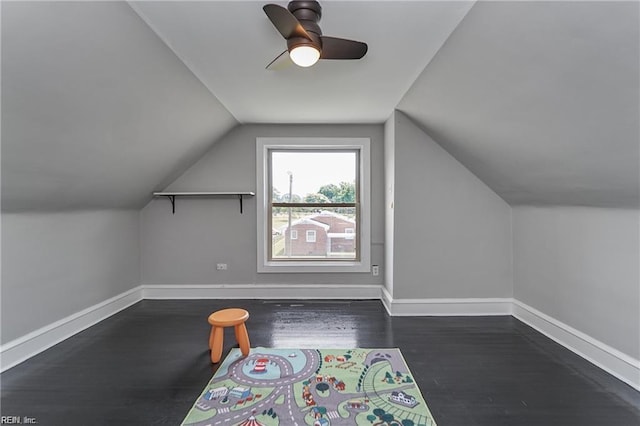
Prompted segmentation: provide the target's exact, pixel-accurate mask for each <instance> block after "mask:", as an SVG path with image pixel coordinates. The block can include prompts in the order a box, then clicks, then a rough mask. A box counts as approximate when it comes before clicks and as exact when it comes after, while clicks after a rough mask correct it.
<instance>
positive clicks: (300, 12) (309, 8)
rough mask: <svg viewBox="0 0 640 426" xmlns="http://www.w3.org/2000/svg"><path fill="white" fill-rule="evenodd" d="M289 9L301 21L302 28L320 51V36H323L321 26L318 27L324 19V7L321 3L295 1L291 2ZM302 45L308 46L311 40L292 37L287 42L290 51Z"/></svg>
mask: <svg viewBox="0 0 640 426" xmlns="http://www.w3.org/2000/svg"><path fill="white" fill-rule="evenodd" d="M287 9H289V12H291V14H293V16H295V17H296V19H298V21H300V25H302V28H304V29H305V30H306V31H307V33H308V34H309V36H310V37H311V42H312V44H313V45H314V46H315V47H316V48H317V49H318V50H321V49H322V41H321V40H320V36H321V35H322V30H321V29H320V25H318V22H319V21H320V18H321V17H322V6H320V3H318V2H317V1H303V0H293V1H291V2H289V5H288V6H287ZM301 44H307V45H308V44H309V40H308V39H306V38H304V37H291V38H289V39H288V40H287V47H288V48H289V51H291V49H293V48H294V47H296V46H298V45H301Z"/></svg>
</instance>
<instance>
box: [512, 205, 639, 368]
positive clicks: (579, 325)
mask: <svg viewBox="0 0 640 426" xmlns="http://www.w3.org/2000/svg"><path fill="white" fill-rule="evenodd" d="M639 222H640V219H639V212H638V211H637V210H617V209H604V208H587V207H544V208H542V207H516V208H514V209H513V241H514V276H515V278H514V281H515V283H514V296H515V298H516V299H517V300H519V301H521V302H523V303H526V304H527V305H529V306H531V307H533V308H535V309H537V310H539V311H541V312H543V313H545V314H547V315H549V316H551V317H553V318H555V319H557V320H559V321H562V322H563V323H565V324H567V325H569V326H571V327H573V328H575V329H577V330H579V331H582V332H583V333H586V334H588V335H589V336H591V337H593V338H595V339H598V340H600V341H601V342H604V343H606V344H608V345H610V346H612V347H613V348H615V349H618V350H619V351H621V352H623V353H625V354H627V355H630V356H632V357H634V358H636V359H637V358H639V357H640V277H639V272H638V267H639V266H638V265H639V262H638V260H639V259H640V251H639V248H638V245H639V243H638V236H639Z"/></svg>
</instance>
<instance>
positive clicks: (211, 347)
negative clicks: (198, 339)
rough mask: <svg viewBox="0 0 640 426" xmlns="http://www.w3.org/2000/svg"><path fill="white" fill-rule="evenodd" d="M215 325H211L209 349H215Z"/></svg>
mask: <svg viewBox="0 0 640 426" xmlns="http://www.w3.org/2000/svg"><path fill="white" fill-rule="evenodd" d="M214 329H215V327H214V326H211V331H210V332H209V349H213V334H214V331H213V330H214Z"/></svg>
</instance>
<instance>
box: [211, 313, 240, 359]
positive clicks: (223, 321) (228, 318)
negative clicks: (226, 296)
mask: <svg viewBox="0 0 640 426" xmlns="http://www.w3.org/2000/svg"><path fill="white" fill-rule="evenodd" d="M248 319H249V312H247V311H245V310H244V309H240V308H228V309H222V310H220V311H216V312H214V313H212V314H211V315H209V320H208V321H209V324H211V333H210V334H209V349H211V362H213V363H214V364H215V363H217V362H220V358H221V357H222V346H223V343H224V328H225V327H231V326H233V327H235V332H236V340H237V341H238V345H239V346H240V351H241V352H242V355H244V356H247V355H249V347H250V345H249V333H248V332H247V327H246V326H245V325H244V323H245V321H246V320H248Z"/></svg>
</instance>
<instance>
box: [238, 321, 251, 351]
mask: <svg viewBox="0 0 640 426" xmlns="http://www.w3.org/2000/svg"><path fill="white" fill-rule="evenodd" d="M235 329H236V340H237V341H238V344H239V346H240V351H241V352H242V355H244V356H247V355H249V348H250V346H251V345H250V344H249V333H248V332H247V327H246V326H245V325H244V323H242V324H238V325H236V327H235Z"/></svg>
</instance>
